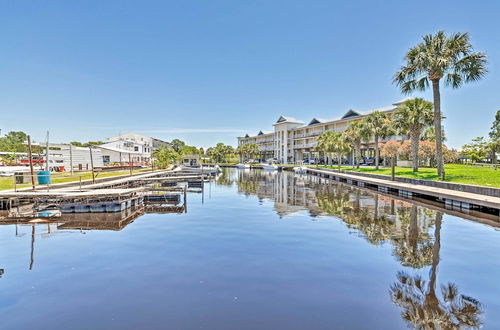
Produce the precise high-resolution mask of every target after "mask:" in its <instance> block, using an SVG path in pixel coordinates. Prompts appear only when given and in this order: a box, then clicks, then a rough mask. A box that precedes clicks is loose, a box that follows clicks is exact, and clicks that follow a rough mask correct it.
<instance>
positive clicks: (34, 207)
mask: <svg viewBox="0 0 500 330" xmlns="http://www.w3.org/2000/svg"><path fill="white" fill-rule="evenodd" d="M215 173H216V172H215V169H185V168H182V167H181V168H177V169H174V170H160V171H154V172H153V171H152V172H150V173H144V174H137V175H130V176H127V177H119V178H116V179H112V180H105V181H103V182H98V183H86V184H83V185H82V183H81V182H73V183H64V184H56V185H52V186H47V187H44V186H38V187H37V189H35V190H32V189H28V188H27V189H19V190H17V191H16V190H10V191H4V192H0V209H2V210H6V211H8V212H7V215H6V216H4V218H33V217H57V216H60V215H61V214H63V213H64V214H67V213H69V214H71V213H114V212H122V211H124V210H126V209H129V208H132V207H137V206H141V207H145V208H146V211H152V210H156V211H157V212H162V213H165V212H185V211H186V210H187V207H186V204H187V203H186V199H187V197H186V194H187V192H188V191H190V192H203V187H204V182H205V181H207V180H210V179H211V178H212V177H213V176H214V174H215Z"/></svg>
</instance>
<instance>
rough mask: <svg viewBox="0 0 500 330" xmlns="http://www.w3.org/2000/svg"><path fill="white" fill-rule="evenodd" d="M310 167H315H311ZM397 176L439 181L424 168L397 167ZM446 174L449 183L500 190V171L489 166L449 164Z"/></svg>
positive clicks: (382, 171) (365, 170)
mask: <svg viewBox="0 0 500 330" xmlns="http://www.w3.org/2000/svg"><path fill="white" fill-rule="evenodd" d="M310 167H315V166H314V165H311V166H310ZM319 167H320V168H332V169H338V167H337V166H325V165H320V166H319ZM342 170H344V171H354V172H361V173H372V174H382V175H388V176H390V175H391V169H390V168H387V167H384V168H380V169H378V170H376V169H375V168H374V167H363V166H362V167H360V168H359V169H353V168H352V167H348V166H342ZM395 174H396V176H401V177H408V178H414V179H424V180H438V175H437V170H436V169H435V168H427V167H422V168H419V170H418V172H413V171H412V170H411V168H406V167H396V171H395ZM445 174H446V180H445V181H447V182H455V183H465V184H472V185H478V186H487V187H497V188H500V169H498V170H494V169H493V168H491V167H487V166H472V165H470V166H469V165H461V164H447V165H446V166H445Z"/></svg>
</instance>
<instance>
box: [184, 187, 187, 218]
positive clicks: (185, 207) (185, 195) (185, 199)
mask: <svg viewBox="0 0 500 330" xmlns="http://www.w3.org/2000/svg"><path fill="white" fill-rule="evenodd" d="M186 201H187V185H186V186H184V213H187V204H186Z"/></svg>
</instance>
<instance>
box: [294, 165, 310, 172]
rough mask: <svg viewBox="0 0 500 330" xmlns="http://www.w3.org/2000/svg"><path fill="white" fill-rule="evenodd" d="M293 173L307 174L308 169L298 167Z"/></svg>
mask: <svg viewBox="0 0 500 330" xmlns="http://www.w3.org/2000/svg"><path fill="white" fill-rule="evenodd" d="M293 171H294V172H295V173H296V174H306V173H307V167H305V166H296V167H294V168H293Z"/></svg>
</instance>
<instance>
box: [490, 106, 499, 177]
mask: <svg viewBox="0 0 500 330" xmlns="http://www.w3.org/2000/svg"><path fill="white" fill-rule="evenodd" d="M489 135H490V142H489V144H488V149H489V150H490V152H491V162H492V163H493V164H494V165H495V169H496V164H497V153H499V152H500V110H498V111H497V113H496V115H495V121H494V122H493V125H491V131H490V134H489Z"/></svg>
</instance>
